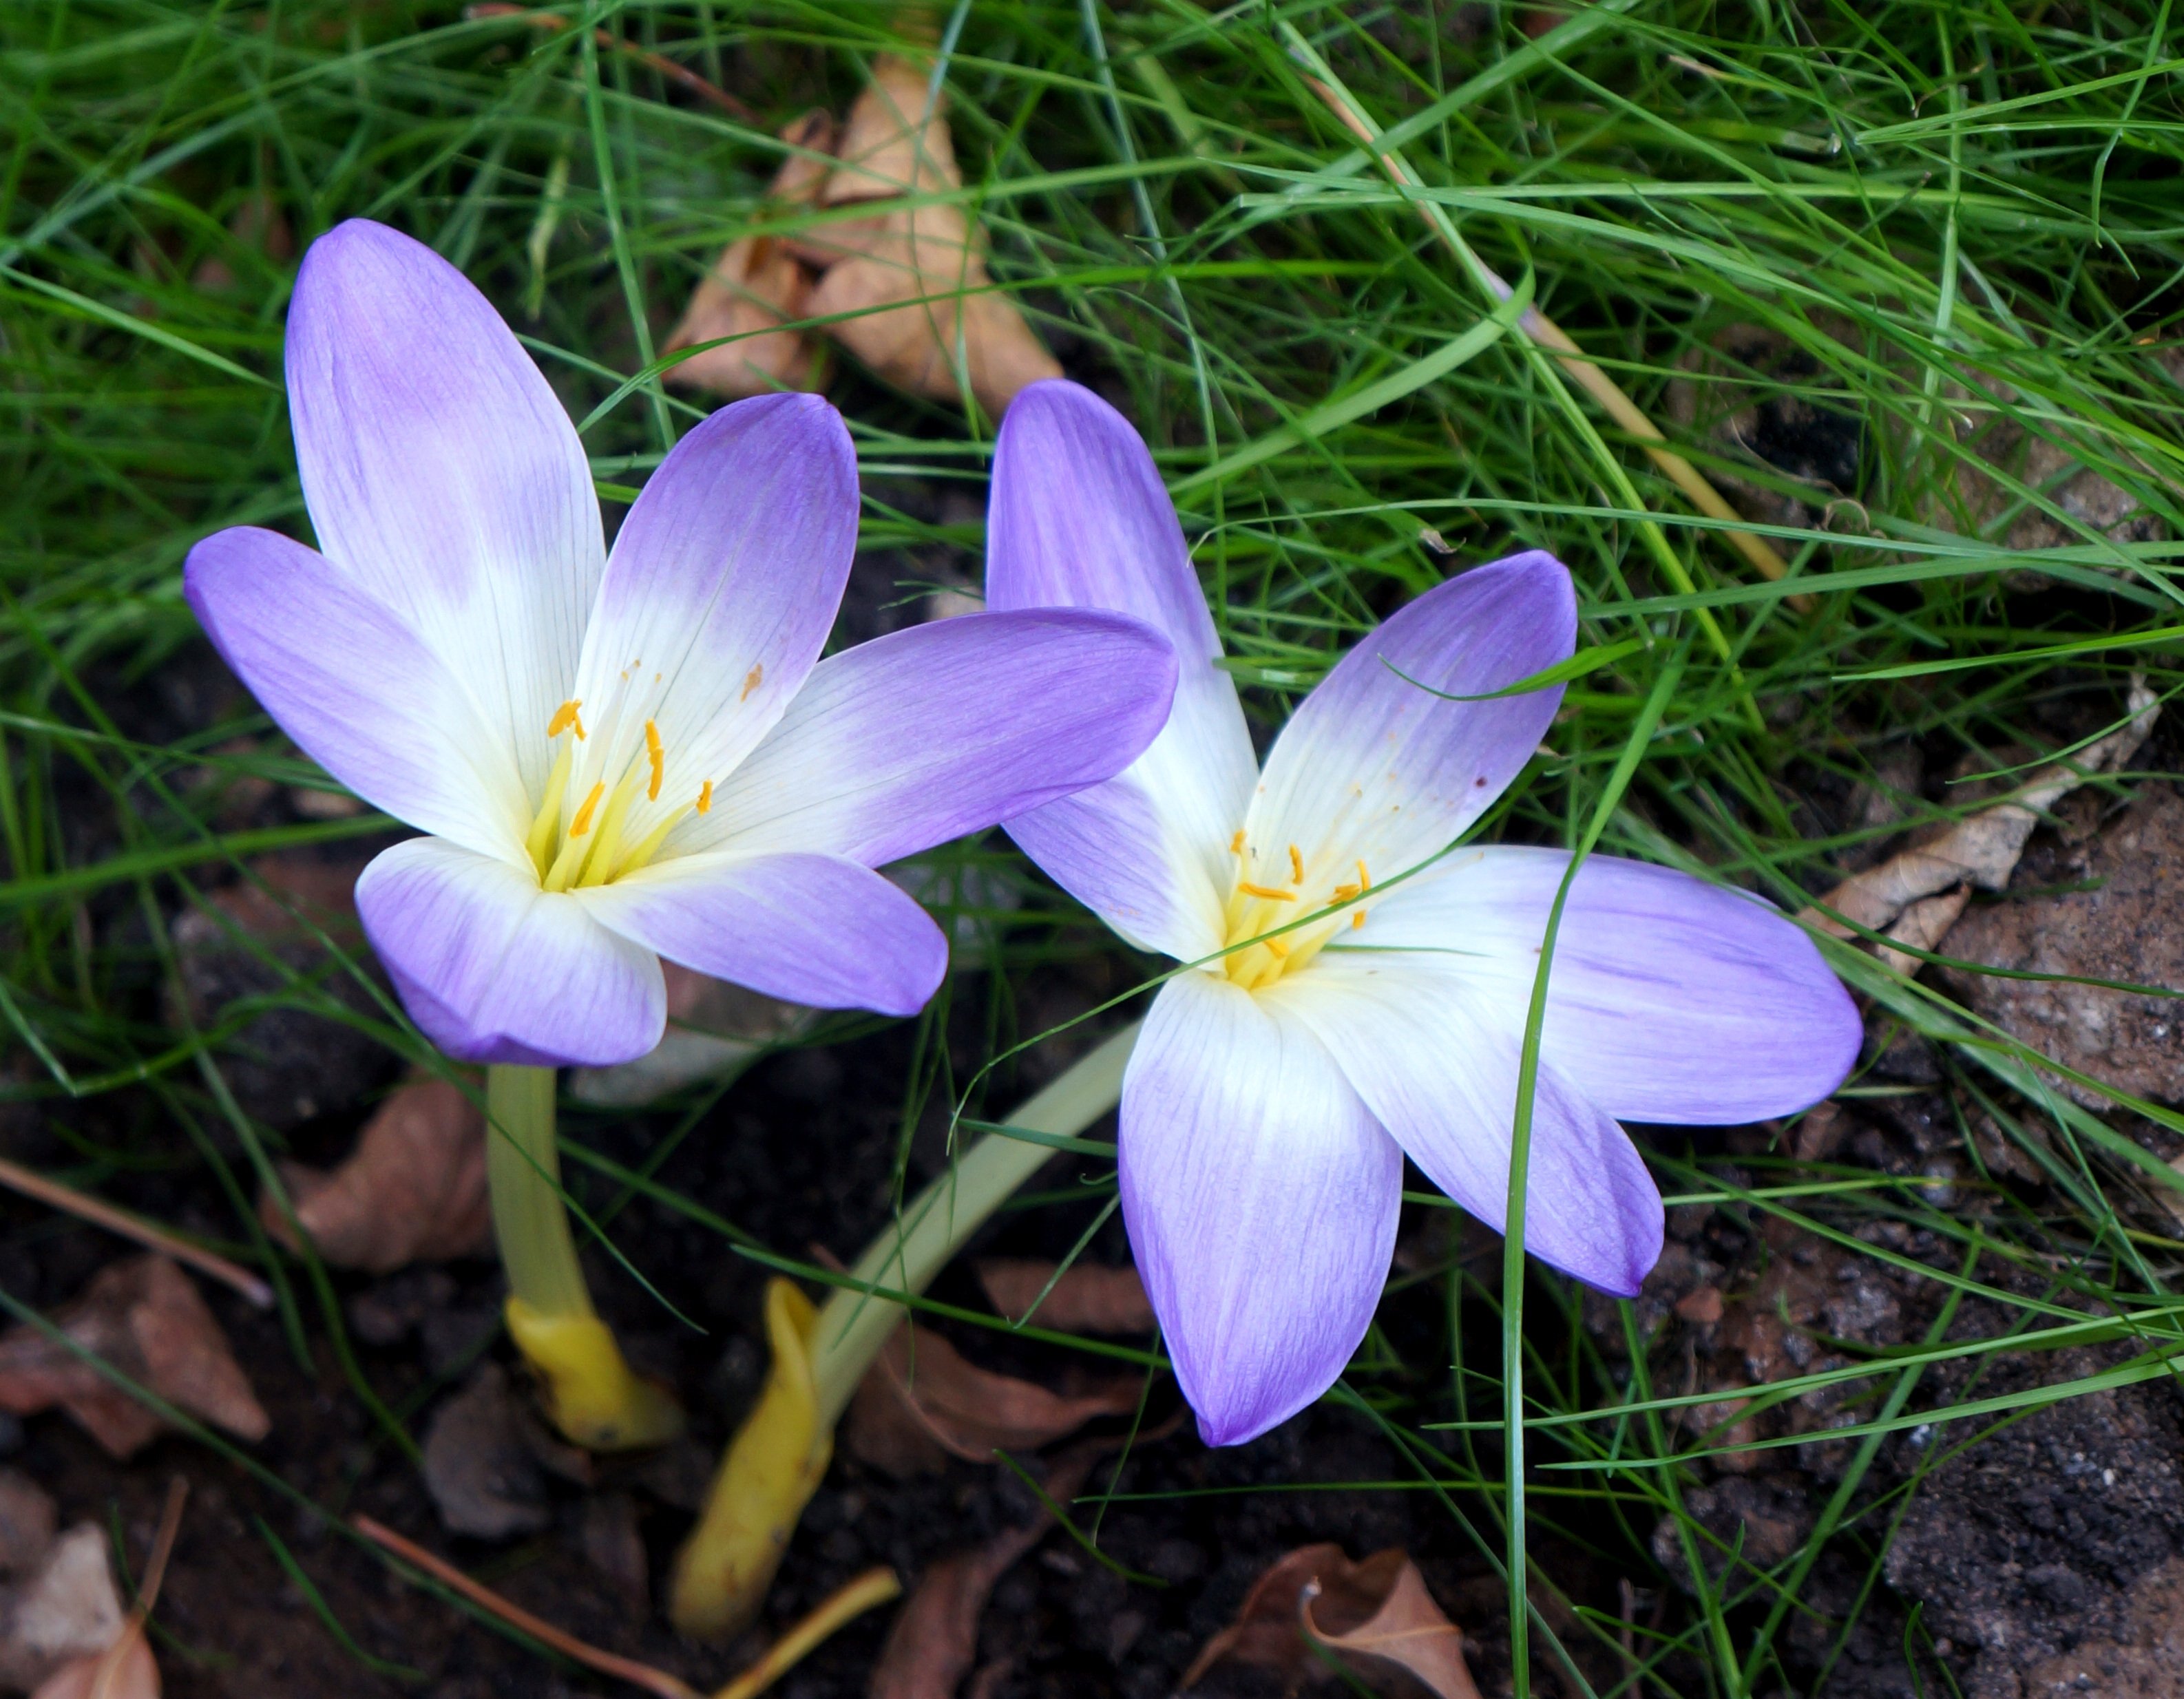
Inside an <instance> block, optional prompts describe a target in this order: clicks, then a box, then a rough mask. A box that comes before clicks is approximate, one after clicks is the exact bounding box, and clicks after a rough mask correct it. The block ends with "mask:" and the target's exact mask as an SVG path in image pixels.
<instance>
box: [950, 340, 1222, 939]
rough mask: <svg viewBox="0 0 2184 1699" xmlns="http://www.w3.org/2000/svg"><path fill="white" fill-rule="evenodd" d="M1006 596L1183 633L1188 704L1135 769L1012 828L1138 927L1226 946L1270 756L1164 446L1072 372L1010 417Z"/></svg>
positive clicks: (1004, 509) (1003, 551)
mask: <svg viewBox="0 0 2184 1699" xmlns="http://www.w3.org/2000/svg"><path fill="white" fill-rule="evenodd" d="M986 601H987V605H988V606H989V607H993V608H1002V609H1006V608H1030V607H1073V608H1112V609H1114V610H1117V611H1118V612H1122V613H1126V614H1129V615H1132V616H1134V617H1136V618H1138V619H1140V620H1143V621H1145V622H1146V623H1147V624H1148V625H1151V626H1152V627H1154V628H1155V629H1156V630H1158V631H1160V632H1162V633H1164V634H1165V635H1166V636H1167V639H1168V641H1169V642H1170V643H1173V645H1174V646H1175V651H1176V657H1177V663H1178V672H1177V682H1176V693H1175V706H1174V709H1173V713H1172V714H1171V716H1170V718H1169V720H1168V723H1167V728H1166V729H1165V730H1164V731H1163V732H1162V734H1161V736H1160V737H1159V738H1157V739H1156V741H1155V742H1154V744H1153V745H1152V747H1151V749H1147V750H1146V751H1145V754H1144V755H1142V756H1140V757H1139V759H1138V760H1137V762H1136V763H1135V764H1134V766H1132V767H1131V769H1130V770H1129V772H1128V773H1126V774H1124V775H1123V777H1120V778H1118V779H1116V780H1114V781H1112V782H1111V783H1108V784H1106V785H1102V786H1100V787H1097V788H1094V789H1092V790H1089V791H1086V792H1084V793H1081V794H1078V796H1076V797H1073V798H1072V799H1070V800H1069V801H1068V802H1067V803H1066V804H1061V805H1056V807H1054V808H1051V809H1049V810H1044V811H1040V812H1039V813H1038V814H1035V815H1032V816H1027V817H1026V818H1024V819H1022V820H1021V821H1015V822H1011V824H1010V827H1009V830H1010V833H1011V835H1012V836H1014V837H1015V838H1016V839H1017V842H1018V843H1020V844H1022V845H1023V847H1024V850H1025V851H1026V852H1027V853H1028V855H1030V856H1031V857H1032V859H1033V860H1034V861H1037V862H1038V863H1039V866H1042V867H1044V868H1045V870H1046V871H1047V872H1048V873H1049V874H1050V876H1051V877H1053V878H1054V879H1055V880H1056V883H1059V884H1061V886H1062V887H1063V888H1066V889H1067V890H1068V891H1070V892H1071V893H1072V894H1074V895H1075V896H1077V897H1078V899H1079V900H1081V901H1083V902H1084V903H1085V904H1086V905H1088V906H1089V907H1090V908H1091V909H1093V910H1094V911H1095V912H1096V913H1098V914H1099V915H1100V917H1101V918H1102V919H1104V920H1106V922H1108V924H1109V925H1111V926H1112V927H1115V929H1116V930H1117V932H1119V933H1122V934H1123V937H1125V938H1127V939H1129V940H1130V941H1131V942H1132V943H1134V944H1139V945H1141V946H1143V947H1145V948H1147V949H1151V950H1162V951H1164V952H1165V953H1167V954H1168V955H1174V956H1177V957H1178V958H1180V959H1183V960H1186V961H1188V960H1192V959H1195V958H1196V957H1198V956H1201V955H1206V954H1207V953H1208V952H1210V951H1212V950H1216V949H1217V948H1219V946H1220V943H1221V937H1222V931H1223V927H1222V909H1223V905H1224V904H1225V903H1226V901H1227V900H1228V896H1229V882H1230V880H1231V879H1232V877H1234V872H1235V864H1234V861H1233V860H1232V859H1231V858H1230V855H1229V839H1230V838H1231V837H1233V836H1234V833H1235V831H1236V828H1237V827H1239V826H1240V825H1241V824H1243V819H1244V811H1245V808H1246V807H1247V806H1248V805H1249V804H1250V800H1251V787H1252V785H1253V784H1254V783H1256V781H1257V778H1258V759H1257V757H1256V755H1255V754H1254V753H1253V751H1252V748H1251V734H1250V733H1249V732H1248V731H1247V730H1246V729H1245V724H1244V712H1243V710H1242V708H1241V707H1240V705H1238V703H1237V700H1236V687H1235V683H1234V681H1233V680H1232V679H1231V678H1230V677H1229V675H1228V674H1227V673H1226V672H1225V671H1223V670H1222V669H1221V667H1220V666H1219V665H1218V662H1219V660H1220V656H1221V640H1220V638H1219V637H1218V636H1217V635H1216V634H1215V632H1214V629H1213V621H1212V616H1211V615H1209V614H1208V613H1207V611H1206V597H1205V594H1204V593H1203V592H1202V591H1201V589H1200V588H1199V584H1198V575H1197V574H1196V572H1195V571H1193V570H1192V568H1191V564H1190V550H1189V549H1187V548H1186V547H1185V546H1184V538H1183V527H1182V526H1180V525H1178V523H1177V522H1176V516H1175V506H1174V504H1173V503H1172V502H1171V501H1169V499H1168V496H1167V489H1166V487H1164V486H1163V485H1162V482H1161V479H1160V473H1159V471H1157V470H1156V468H1155V467H1154V465H1153V460H1152V455H1151V454H1150V453H1148V452H1147V450H1146V448H1145V443H1144V442H1143V441H1142V440H1140V439H1139V436H1138V433H1137V432H1135V431H1134V430H1132V429H1131V428H1130V426H1129V424H1128V421H1126V420H1124V419H1123V416H1122V415H1121V414H1119V413H1117V412H1116V411H1115V409H1113V408H1112V407H1110V406H1109V405H1108V404H1106V402H1104V401H1102V400H1100V398H1099V397H1097V396H1096V395H1095V394H1093V393H1091V391H1089V390H1088V389H1084V388H1082V387H1079V386H1078V385H1076V384H1073V383H1070V382H1064V381H1062V380H1059V379H1049V380H1045V381H1043V382H1039V383H1034V384H1032V385H1030V386H1028V387H1027V388H1025V389H1024V391H1023V392H1022V393H1021V394H1019V395H1018V396H1017V398H1016V400H1015V401H1014V402H1013V403H1011V405H1010V407H1009V410H1008V412H1007V414H1006V415H1005V416H1004V417H1003V419H1002V421H1001V430H1000V439H999V441H998V442H997V443H996V444H995V451H994V481H993V498H992V503H991V506H990V509H989V513H988V515H987V524H986Z"/></svg>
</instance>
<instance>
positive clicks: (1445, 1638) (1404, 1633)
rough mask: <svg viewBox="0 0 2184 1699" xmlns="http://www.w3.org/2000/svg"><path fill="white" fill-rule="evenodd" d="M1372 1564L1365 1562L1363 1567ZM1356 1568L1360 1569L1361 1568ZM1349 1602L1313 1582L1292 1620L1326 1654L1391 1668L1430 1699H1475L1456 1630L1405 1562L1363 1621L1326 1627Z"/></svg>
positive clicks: (1415, 1567) (1413, 1566)
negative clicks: (1419, 1684) (1426, 1692)
mask: <svg viewBox="0 0 2184 1699" xmlns="http://www.w3.org/2000/svg"><path fill="white" fill-rule="evenodd" d="M1389 1555H1390V1554H1389V1553H1387V1552H1385V1551H1384V1552H1381V1553H1379V1554H1378V1556H1379V1557H1387V1556H1389ZM1394 1555H1396V1556H1398V1557H1403V1554H1401V1552H1397V1553H1396V1554H1394ZM1372 1562H1373V1559H1372V1558H1368V1559H1367V1560H1366V1563H1372ZM1357 1567H1358V1568H1359V1569H1361V1570H1362V1569H1363V1568H1365V1564H1360V1565H1358V1566H1357ZM1350 1603H1351V1601H1350V1600H1349V1599H1348V1598H1347V1597H1346V1596H1345V1594H1344V1590H1340V1589H1338V1590H1332V1591H1330V1590H1325V1589H1323V1586H1322V1585H1321V1584H1320V1583H1318V1581H1314V1582H1312V1584H1310V1585H1307V1586H1306V1588H1305V1590H1304V1593H1303V1596H1302V1598H1301V1602H1300V1603H1299V1605H1298V1607H1297V1615H1298V1617H1299V1618H1300V1619H1301V1621H1302V1623H1303V1625H1304V1631H1305V1633H1306V1634H1307V1635H1311V1636H1312V1638H1313V1639H1314V1640H1316V1641H1318V1642H1319V1643H1320V1644H1321V1645H1322V1646H1326V1647H1328V1648H1329V1650H1330V1651H1334V1652H1342V1653H1345V1654H1346V1655H1347V1656H1348V1657H1353V1658H1356V1657H1363V1658H1376V1659H1378V1660H1379V1661H1380V1662H1382V1663H1392V1664H1394V1665H1395V1666H1396V1668H1399V1669H1402V1670H1406V1671H1407V1672H1408V1673H1409V1674H1412V1675H1414V1676H1416V1677H1417V1678H1418V1680H1421V1681H1423V1682H1424V1683H1425V1685H1427V1686H1428V1687H1429V1688H1430V1689H1431V1690H1432V1691H1433V1692H1434V1694H1435V1696H1436V1699H1479V1686H1478V1684H1477V1683H1476V1682H1474V1680H1472V1679H1471V1670H1470V1668H1469V1667H1468V1666H1467V1665H1466V1664H1465V1663H1464V1661H1463V1630H1461V1629H1458V1628H1457V1625H1456V1624H1454V1623H1452V1622H1451V1621H1450V1620H1449V1619H1448V1617H1447V1615H1446V1613H1444V1612H1443V1611H1442V1609H1441V1607H1440V1606H1439V1605H1437V1604H1435V1602H1434V1596H1433V1595H1432V1594H1431V1593H1429V1592H1428V1591H1427V1590H1426V1580H1425V1577H1424V1576H1423V1575H1421V1574H1418V1565H1417V1564H1415V1563H1412V1562H1411V1560H1410V1559H1409V1558H1408V1557H1403V1561H1402V1567H1401V1568H1399V1569H1397V1570H1396V1583H1395V1585H1393V1586H1392V1587H1390V1589H1389V1590H1388V1591H1387V1594H1386V1596H1385V1597H1384V1598H1382V1600H1381V1601H1380V1602H1379V1604H1378V1605H1377V1606H1375V1607H1373V1612H1372V1613H1371V1614H1370V1615H1368V1617H1367V1618H1365V1619H1364V1621H1362V1622H1361V1623H1357V1624H1354V1625H1353V1626H1350V1627H1346V1628H1336V1627H1334V1626H1331V1624H1334V1623H1335V1622H1336V1621H1337V1620H1338V1616H1337V1613H1338V1612H1341V1613H1343V1614H1344V1615H1346V1614H1347V1613H1348V1611H1347V1607H1348V1606H1349V1604H1350Z"/></svg>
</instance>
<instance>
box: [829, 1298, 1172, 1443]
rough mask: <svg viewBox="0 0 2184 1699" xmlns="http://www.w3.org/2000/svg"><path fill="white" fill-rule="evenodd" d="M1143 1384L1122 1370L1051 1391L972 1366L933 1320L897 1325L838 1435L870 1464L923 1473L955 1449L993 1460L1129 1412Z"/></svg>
mask: <svg viewBox="0 0 2184 1699" xmlns="http://www.w3.org/2000/svg"><path fill="white" fill-rule="evenodd" d="M1141 1390H1142V1388H1141V1383H1140V1382H1139V1379H1138V1377H1137V1376H1135V1375H1134V1374H1123V1375H1117V1376H1113V1377H1110V1378H1108V1379H1104V1380H1102V1381H1100V1382H1097V1383H1095V1384H1093V1385H1091V1386H1089V1387H1088V1388H1086V1389H1085V1390H1082V1391H1078V1392H1073V1393H1066V1392H1053V1391H1050V1390H1048V1389H1047V1388H1045V1387H1044V1386H1039V1385H1036V1384H1034V1383H1032V1382H1031V1381H1028V1380H1018V1379H1016V1378H1015V1377H1014V1376H1013V1375H1007V1374H997V1373H995V1372H994V1371H993V1370H991V1369H986V1368H978V1366H977V1365H976V1364H975V1363H972V1362H969V1361H968V1360H967V1359H966V1358H965V1357H964V1356H963V1354H962V1353H961V1351H957V1350H956V1347H955V1346H954V1345H950V1344H949V1343H948V1341H947V1340H944V1339H943V1338H942V1337H941V1336H940V1335H939V1334H937V1333H934V1332H933V1331H932V1330H931V1329H927V1328H920V1327H908V1328H897V1329H895V1331H894V1334H892V1335H891V1336H890V1337H889V1340H888V1342H887V1344H886V1345H883V1347H882V1348H881V1350H880V1354H879V1356H878V1359H877V1361H876V1362H874V1363H873V1364H872V1368H871V1370H870V1371H869V1372H868V1373H866V1376H865V1378H864V1380H863V1382H862V1384H860V1385H859V1386H858V1388H857V1392H856V1396H855V1398H854V1399H852V1400H851V1401H850V1416H849V1423H848V1426H847V1429H846V1430H845V1434H844V1437H845V1439H846V1440H847V1442H848V1445H849V1447H850V1452H851V1453H852V1455H854V1456H855V1457H859V1458H861V1459H862V1460H863V1461H864V1462H868V1463H870V1464H872V1466H873V1467H874V1468H880V1469H884V1470H886V1471H887V1472H888V1473H890V1474H893V1475H897V1476H904V1475H911V1474H919V1473H930V1472H932V1471H933V1470H937V1469H939V1468H941V1467H942V1466H943V1465H944V1463H945V1462H946V1460H947V1458H948V1457H950V1456H951V1455H952V1456H955V1457H961V1458H963V1459H964V1460H966V1461H967V1462H974V1463H984V1462H992V1461H993V1457H994V1453H995V1451H1037V1450H1038V1449H1039V1447H1040V1446H1047V1445H1050V1444H1052V1443H1053V1442H1054V1441H1055V1440H1059V1439H1061V1438H1062V1437H1064V1436H1065V1435H1067V1434H1073V1433H1075V1432H1076V1431H1077V1430H1078V1429H1079V1428H1081V1427H1083V1426H1084V1424H1085V1423H1087V1422H1089V1421H1091V1420H1093V1419H1094V1418H1096V1417H1100V1416H1126V1415H1128V1414H1129V1413H1130V1412H1132V1411H1134V1410H1135V1409H1136V1408H1137V1407H1138V1401H1139V1394H1140V1391H1141Z"/></svg>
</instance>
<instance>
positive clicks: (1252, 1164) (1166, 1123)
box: [1122, 970, 1403, 1446]
mask: <svg viewBox="0 0 2184 1699" xmlns="http://www.w3.org/2000/svg"><path fill="white" fill-rule="evenodd" d="M1402 1169H1403V1163H1402V1156H1401V1153H1400V1152H1399V1151H1398V1150H1396V1145H1395V1142H1394V1140H1392V1139H1390V1138H1389V1136H1388V1135H1387V1134H1386V1133H1385V1132H1384V1131H1382V1130H1381V1128H1380V1127H1379V1124H1378V1123H1376V1122H1374V1121H1373V1117H1372V1116H1371V1115H1370V1114H1368V1112H1367V1111H1366V1110H1365V1107H1364V1106H1363V1105H1362V1104H1361V1103H1360V1102H1359V1101H1358V1100H1357V1093H1356V1092H1354V1091H1353V1090H1351V1088H1350V1087H1349V1085H1348V1084H1347V1083H1345V1081H1344V1078H1343V1075H1342V1071H1341V1070H1340V1068H1339V1067H1336V1066H1335V1063H1334V1059H1333V1058H1332V1057H1330V1056H1329V1055H1328V1053H1327V1051H1326V1050H1325V1049H1324V1048H1323V1047H1322V1045H1321V1044H1320V1043H1319V1042H1318V1039H1315V1038H1314V1037H1313V1036H1312V1033H1311V1032H1310V1031H1308V1030H1307V1028H1304V1027H1303V1026H1302V1025H1301V1024H1300V1023H1299V1022H1297V1021H1295V1019H1294V1018H1291V1017H1289V1016H1288V1014H1287V1013H1286V1012H1285V1011H1281V1010H1279V1009H1277V1008H1274V1007H1273V1006H1272V1005H1268V1004H1267V1003H1265V1002H1263V1001H1262V1000H1257V999H1255V998H1253V997H1252V996H1251V994H1250V993H1249V992H1246V991H1242V990H1240V989H1238V988H1237V987H1235V986H1234V985H1232V984H1231V983H1229V981H1227V980H1226V979H1223V978H1218V977H1217V976H1214V975H1212V974H1208V973H1203V972H1196V971H1191V970H1187V971H1185V972H1182V973H1179V974H1178V975H1177V976H1176V977H1175V978H1173V979H1171V980H1170V981H1169V982H1168V983H1167V985H1166V986H1165V987H1164V988H1162V991H1161V994H1160V995H1159V997H1158V998H1157V999H1156V1000H1155V1001H1154V1003H1153V1007H1152V1011H1151V1014H1150V1015H1148V1016H1147V1017H1146V1019H1145V1030H1144V1032H1143V1033H1141V1034H1140V1035H1139V1039H1138V1044H1137V1048H1136V1049H1135V1050H1134V1051H1133V1052H1132V1053H1131V1056H1130V1063H1129V1069H1128V1072H1127V1074H1126V1075H1125V1076H1124V1078H1123V1114H1122V1193H1123V1219H1124V1220H1125V1221H1126V1222H1127V1223H1128V1226H1129V1231H1130V1245H1131V1248H1132V1251H1134V1254H1135V1256H1136V1258H1137V1264H1138V1271H1139V1273H1140V1274H1142V1275H1143V1276H1144V1277H1145V1291H1146V1293H1147V1295H1149V1296H1150V1297H1151V1300H1152V1304H1153V1312H1154V1313H1155V1314H1156V1316H1158V1317H1160V1323H1161V1328H1162V1333H1163V1334H1164V1336H1165V1338H1166V1340H1167V1350H1168V1355H1169V1356H1170V1357H1171V1358H1173V1361H1174V1363H1175V1373H1176V1379H1177V1380H1178V1381H1179V1382H1180V1383H1181V1384H1182V1386H1183V1391H1184V1396H1185V1397H1186V1398H1188V1399H1189V1400H1190V1406H1191V1408H1192V1409H1194V1410H1195V1411H1196V1412H1198V1429H1199V1432H1200V1433H1201V1434H1203V1435H1204V1436H1205V1439H1206V1443H1207V1444H1208V1445H1212V1446H1233V1445H1240V1444H1241V1443H1242V1442H1243V1441H1245V1440H1251V1439H1255V1438H1256V1437H1257V1436H1258V1435H1259V1434H1263V1433H1265V1432H1266V1431H1267V1429H1269V1428H1272V1427H1273V1426H1274V1425H1275V1424H1276V1423H1279V1422H1283V1421H1286V1420H1287V1419H1288V1418H1290V1417H1291V1416H1293V1415H1295V1413H1296V1412H1298V1411H1300V1410H1301V1409H1303V1408H1304V1407H1305V1406H1306V1405H1307V1404H1310V1403H1311V1402H1312V1401H1313V1400H1314V1399H1316V1398H1318V1396H1319V1395H1320V1394H1322V1393H1323V1392H1324V1391H1326V1390H1327V1389H1328V1388H1329V1386H1331V1385H1332V1384H1334V1380H1335V1379H1336V1377H1337V1376H1339V1375H1340V1373H1342V1370H1343V1368H1344V1366H1345V1365H1346V1364H1347V1363H1348V1362H1349V1361H1350V1357H1351V1353H1352V1352H1354V1351H1356V1350H1357V1345H1358V1343H1359V1341H1360V1340H1362V1339H1363V1338H1364V1337H1365V1329H1366V1328H1367V1327H1368V1325H1369V1324H1370V1323H1371V1322H1372V1319H1373V1309H1374V1307H1375V1306H1377V1305H1378V1304H1379V1299H1380V1289H1381V1286H1382V1285H1383V1284H1384V1283H1385V1281H1386V1279H1387V1278H1388V1262H1389V1258H1390V1256H1391V1255H1392V1254H1393V1252H1394V1250H1395V1244H1396V1213H1397V1210H1398V1207H1399V1205H1400V1203H1401V1191H1402Z"/></svg>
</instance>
